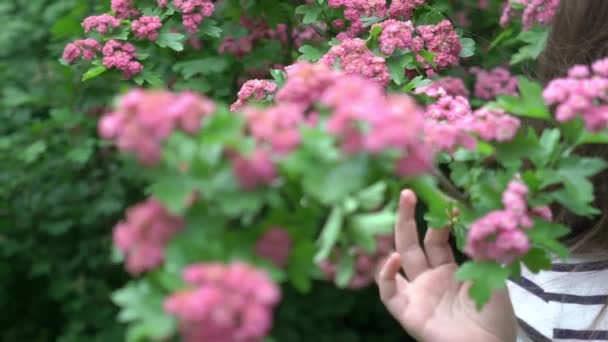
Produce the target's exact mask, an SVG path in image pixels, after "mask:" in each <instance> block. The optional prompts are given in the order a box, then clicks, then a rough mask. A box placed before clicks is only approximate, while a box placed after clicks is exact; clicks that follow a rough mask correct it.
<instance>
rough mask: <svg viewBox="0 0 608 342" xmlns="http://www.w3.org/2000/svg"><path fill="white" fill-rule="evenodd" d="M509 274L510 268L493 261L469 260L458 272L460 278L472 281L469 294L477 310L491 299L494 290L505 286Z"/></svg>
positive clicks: (457, 275) (457, 276)
mask: <svg viewBox="0 0 608 342" xmlns="http://www.w3.org/2000/svg"><path fill="white" fill-rule="evenodd" d="M509 275H510V272H509V270H508V269H506V268H504V267H502V266H500V265H499V264H497V263H493V262H472V261H468V262H466V263H464V264H463V265H462V266H460V268H459V269H458V272H456V278H457V279H458V280H460V281H471V282H472V285H471V288H470V289H469V295H470V296H471V299H473V301H474V302H475V305H476V307H477V310H481V309H482V308H483V307H484V306H485V304H486V303H488V302H489V301H490V298H491V297H492V292H493V291H494V290H497V289H503V288H505V286H506V281H507V279H508V278H509Z"/></svg>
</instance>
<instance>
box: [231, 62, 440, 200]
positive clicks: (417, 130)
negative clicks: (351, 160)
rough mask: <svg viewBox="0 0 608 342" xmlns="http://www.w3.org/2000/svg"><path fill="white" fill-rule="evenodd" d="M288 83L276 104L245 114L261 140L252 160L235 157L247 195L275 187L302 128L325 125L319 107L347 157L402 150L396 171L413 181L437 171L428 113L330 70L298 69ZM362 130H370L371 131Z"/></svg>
mask: <svg viewBox="0 0 608 342" xmlns="http://www.w3.org/2000/svg"><path fill="white" fill-rule="evenodd" d="M285 70H286V72H287V81H286V83H285V85H284V86H283V88H281V89H280V90H279V91H278V92H277V93H276V94H275V104H274V105H272V106H269V107H266V108H255V107H246V108H245V109H244V110H243V111H242V114H243V115H244V116H245V118H246V119H247V129H248V132H249V134H250V136H252V137H253V138H255V140H256V143H257V145H256V149H255V152H254V153H253V154H252V155H251V156H249V157H243V156H239V155H238V154H235V153H233V154H232V156H231V157H232V158H233V170H234V173H235V175H236V177H237V179H238V180H239V183H240V184H241V187H242V188H244V189H252V188H255V187H257V186H259V185H266V184H270V183H272V182H273V181H274V180H275V179H276V176H277V174H276V171H275V168H274V167H273V161H275V160H280V159H281V158H283V157H284V156H285V155H286V154H287V153H290V152H291V151H293V150H294V149H295V148H297V147H298V146H299V144H300V128H301V127H302V126H304V125H317V123H318V122H319V121H320V118H319V113H318V112H317V108H316V105H320V106H322V107H323V108H328V109H329V110H330V111H331V114H329V115H328V116H327V117H326V118H323V122H324V127H325V128H326V129H327V132H328V133H330V134H332V135H334V136H335V137H336V138H337V139H338V142H339V144H340V145H341V148H342V150H343V151H344V152H346V153H359V152H369V153H382V152H384V151H386V150H396V151H397V153H398V155H399V156H400V159H399V160H398V162H397V165H396V171H397V173H398V174H400V175H402V176H413V175H416V174H419V173H420V172H423V171H426V170H428V169H429V168H430V167H431V166H432V161H433V153H432V151H431V150H430V147H431V144H429V143H428V142H427V141H425V139H424V127H425V122H424V119H423V112H422V110H421V109H420V108H419V107H418V106H417V105H416V103H415V102H414V101H413V100H412V99H410V98H409V97H407V96H404V95H391V96H386V95H385V94H384V88H383V87H382V86H380V85H379V84H378V83H377V82H374V81H371V80H369V79H366V78H363V77H361V76H359V75H351V74H346V73H344V72H341V71H338V70H334V69H332V68H330V67H328V66H326V65H325V64H322V63H317V64H309V63H297V64H294V65H291V66H289V67H287V68H286V69H285ZM362 127H366V129H365V130H363V129H362Z"/></svg>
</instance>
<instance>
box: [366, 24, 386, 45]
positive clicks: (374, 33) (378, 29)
mask: <svg viewBox="0 0 608 342" xmlns="http://www.w3.org/2000/svg"><path fill="white" fill-rule="evenodd" d="M382 29H383V28H382V26H380V25H376V26H374V27H372V29H371V30H370V31H369V39H368V41H374V40H376V39H377V38H378V37H379V36H380V34H382Z"/></svg>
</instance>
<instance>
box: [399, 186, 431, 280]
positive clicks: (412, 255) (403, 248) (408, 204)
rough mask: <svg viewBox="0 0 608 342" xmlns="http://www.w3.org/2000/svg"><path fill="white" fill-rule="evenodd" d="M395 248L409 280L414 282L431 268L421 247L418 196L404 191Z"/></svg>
mask: <svg viewBox="0 0 608 342" xmlns="http://www.w3.org/2000/svg"><path fill="white" fill-rule="evenodd" d="M395 247H396V249H397V252H398V253H399V254H400V255H401V267H402V268H403V271H404V272H405V275H406V276H407V278H408V280H410V281H413V280H414V279H415V278H416V277H417V276H418V275H420V273H422V272H424V271H426V270H427V269H428V268H429V266H428V262H427V260H426V255H425V254H424V251H423V250H422V247H421V246H420V240H419V239H418V228H417V225H416V195H415V194H414V193H413V192H412V191H411V190H403V191H402V192H401V198H400V199H399V212H398V217H397V223H396V225H395Z"/></svg>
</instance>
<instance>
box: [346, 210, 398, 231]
mask: <svg viewBox="0 0 608 342" xmlns="http://www.w3.org/2000/svg"><path fill="white" fill-rule="evenodd" d="M395 216H396V214H395V212H394V211H393V210H384V211H380V212H376V213H369V214H356V215H353V216H351V217H349V218H348V225H349V228H350V229H352V230H354V231H357V232H359V233H361V234H367V235H371V236H376V235H387V234H390V233H392V232H393V227H394V226H395V220H396V217H395Z"/></svg>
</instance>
